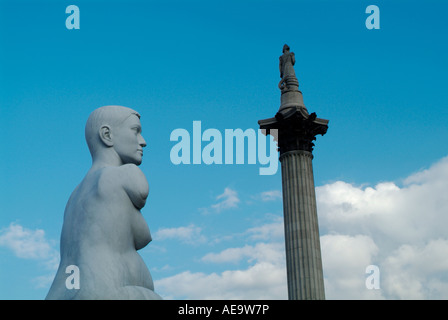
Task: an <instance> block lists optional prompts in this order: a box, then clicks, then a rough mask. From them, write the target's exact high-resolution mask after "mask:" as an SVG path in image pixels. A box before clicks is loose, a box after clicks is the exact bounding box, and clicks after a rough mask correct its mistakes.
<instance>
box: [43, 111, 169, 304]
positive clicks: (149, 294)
mask: <svg viewBox="0 0 448 320" xmlns="http://www.w3.org/2000/svg"><path fill="white" fill-rule="evenodd" d="M141 133H142V128H141V124H140V115H139V114H138V113H137V112H136V111H134V110H132V109H129V108H126V107H121V106H105V107H101V108H98V109H96V110H94V111H93V112H92V113H91V115H90V117H89V119H88V120H87V124H86V128H85V135H86V140H87V144H88V146H89V150H90V153H91V155H92V167H91V168H90V170H89V171H88V172H87V174H86V176H85V177H84V179H83V180H82V181H81V183H80V184H79V185H78V186H77V187H76V189H75V190H74V191H73V193H72V195H71V197H70V199H69V200H68V203H67V206H66V208H65V213H64V224H63V227H62V234H61V243H60V246H61V261H60V265H59V269H58V271H57V273H56V276H55V279H54V281H53V284H52V286H51V288H50V291H49V292H48V295H47V297H46V299H151V300H152V299H161V297H160V296H159V295H158V294H156V293H155V292H154V285H153V281H152V278H151V274H150V273H149V270H148V268H147V267H146V265H145V263H144V262H143V260H142V258H141V257H140V255H139V254H138V252H137V250H139V249H141V248H143V247H145V246H146V245H147V244H148V243H149V242H150V241H151V235H150V232H149V228H148V225H147V224H146V221H145V219H144V218H143V216H142V214H141V212H140V210H141V209H142V208H143V206H144V205H145V202H146V198H147V196H148V191H149V187H148V182H147V181H146V178H145V175H144V174H143V172H142V171H141V170H140V169H139V168H138V165H140V164H141V162H142V156H143V148H144V147H145V146H146V142H145V140H144V139H143V137H142V134H141ZM70 266H75V268H76V271H77V272H78V274H77V275H76V276H78V279H74V280H73V279H70V280H68V277H70V276H73V274H71V273H70V270H73V267H71V268H70ZM75 280H77V281H78V283H77V286H73V285H71V282H70V281H75Z"/></svg>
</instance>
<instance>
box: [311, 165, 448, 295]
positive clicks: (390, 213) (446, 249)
mask: <svg viewBox="0 0 448 320" xmlns="http://www.w3.org/2000/svg"><path fill="white" fill-rule="evenodd" d="M446 190H448V157H447V158H444V159H442V160H440V161H439V162H437V163H436V164H434V165H433V166H431V167H430V168H429V169H426V170H423V171H421V172H417V173H415V174H412V175H411V176H409V177H408V178H406V179H405V180H404V184H403V186H402V187H400V186H398V185H397V184H396V183H393V182H384V183H380V184H378V185H376V186H375V187H358V186H354V185H352V184H348V183H346V182H343V181H338V182H335V183H332V184H327V185H324V186H322V187H318V188H316V195H317V205H318V213H319V225H320V227H321V232H322V233H323V234H325V233H329V234H327V235H323V236H322V255H323V262H324V273H325V277H326V290H327V296H328V298H336V299H337V298H344V297H345V298H352V297H353V298H357V297H358V298H363V299H365V298H369V299H370V298H383V297H384V298H387V299H435V298H444V297H446V296H448V277H447V276H446V275H447V274H448V261H447V258H446V257H448V235H447V232H446V226H447V225H448V215H447V212H448V197H446ZM338 261H342V263H343V265H341V264H340V263H339V262H338ZM371 263H372V264H375V265H378V267H379V269H380V272H381V289H380V290H379V291H375V290H374V291H370V290H367V289H366V288H363V287H362V283H363V281H364V280H365V277H366V275H365V274H363V273H364V272H365V267H366V266H367V265H368V264H371Z"/></svg>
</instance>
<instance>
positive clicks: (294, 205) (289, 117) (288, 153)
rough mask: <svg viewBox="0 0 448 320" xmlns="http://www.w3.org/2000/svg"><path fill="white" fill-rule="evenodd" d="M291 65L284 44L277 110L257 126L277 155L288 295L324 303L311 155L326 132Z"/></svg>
mask: <svg viewBox="0 0 448 320" xmlns="http://www.w3.org/2000/svg"><path fill="white" fill-rule="evenodd" d="M294 64H295V55H294V53H292V52H290V51H289V46H288V45H284V46H283V55H282V56H281V57H280V77H281V80H280V82H279V84H278V87H279V89H280V90H281V97H280V108H279V110H278V112H277V114H276V115H275V117H273V118H268V119H264V120H259V121H258V124H259V125H260V129H262V130H266V134H271V135H273V136H274V139H275V140H276V141H277V144H278V149H279V151H280V162H281V167H282V189H283V215H284V225H285V247H286V272H287V277H288V297H289V299H290V300H310V299H313V300H315V299H325V290H324V277H323V270H322V258H321V252H320V239H319V226H318V223H317V210H316V195H315V191H314V177H313V164H312V160H313V154H312V152H313V148H314V143H313V141H314V140H316V136H317V135H318V134H320V135H324V134H325V133H326V132H327V130H328V122H329V121H328V120H325V119H320V118H317V116H316V113H314V112H313V113H311V114H310V113H308V110H307V108H306V107H305V104H304V103H303V96H302V92H301V91H300V90H299V82H298V80H297V78H296V75H295V71H294V68H293V66H294Z"/></svg>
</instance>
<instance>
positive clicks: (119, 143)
mask: <svg viewBox="0 0 448 320" xmlns="http://www.w3.org/2000/svg"><path fill="white" fill-rule="evenodd" d="M112 135H113V142H114V144H113V148H114V149H115V152H117V154H118V156H119V157H120V158H121V161H122V163H123V164H127V163H133V164H135V165H137V166H138V165H140V164H141V163H142V157H143V148H144V147H146V141H145V139H143V136H142V126H141V124H140V119H139V118H138V117H137V116H136V115H135V114H132V115H130V116H129V117H128V118H127V119H126V120H125V121H123V122H122V123H121V124H120V125H118V126H115V127H114V129H113V131H112Z"/></svg>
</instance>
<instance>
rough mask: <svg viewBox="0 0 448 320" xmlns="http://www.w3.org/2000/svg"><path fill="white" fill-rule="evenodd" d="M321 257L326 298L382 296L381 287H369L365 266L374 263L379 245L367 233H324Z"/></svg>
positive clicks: (369, 297) (370, 297) (380, 297)
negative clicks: (366, 282)
mask: <svg viewBox="0 0 448 320" xmlns="http://www.w3.org/2000/svg"><path fill="white" fill-rule="evenodd" d="M321 249H322V260H323V269H324V278H325V294H326V298H327V299H382V298H383V296H382V295H381V291H380V290H367V288H366V286H365V280H366V276H367V274H366V273H365V270H366V267H367V266H369V265H371V264H374V263H373V262H374V257H375V255H376V254H377V253H378V247H377V246H376V244H375V243H374V242H373V240H372V239H371V238H370V237H368V236H365V235H356V236H348V235H324V236H322V237H321Z"/></svg>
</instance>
